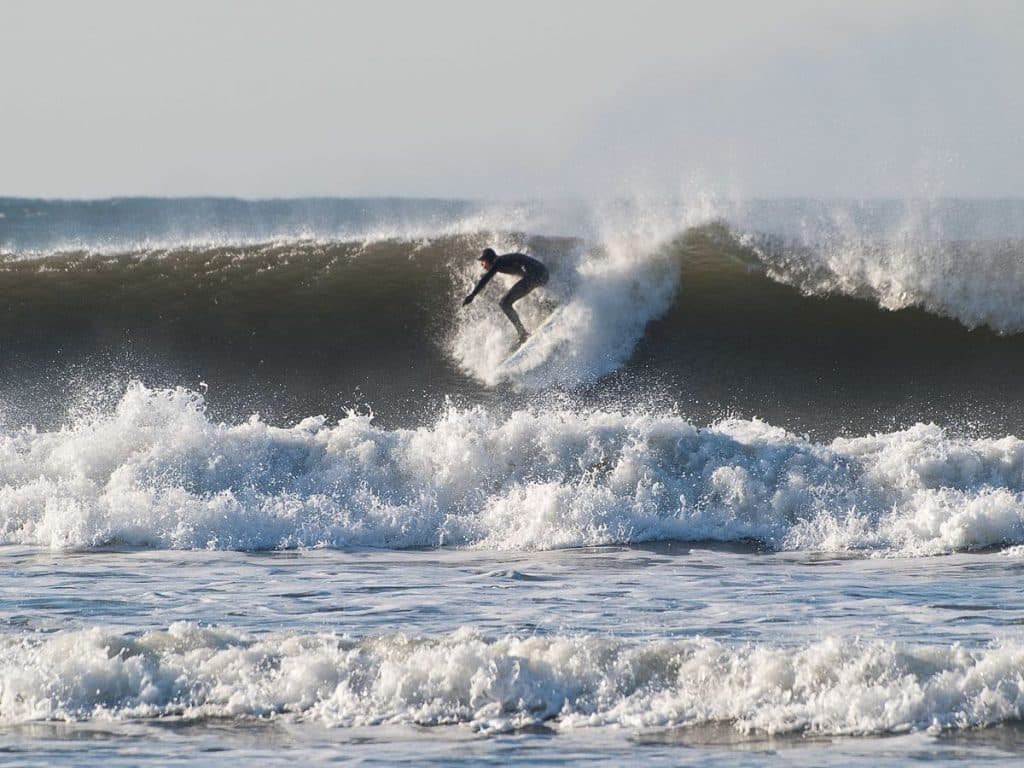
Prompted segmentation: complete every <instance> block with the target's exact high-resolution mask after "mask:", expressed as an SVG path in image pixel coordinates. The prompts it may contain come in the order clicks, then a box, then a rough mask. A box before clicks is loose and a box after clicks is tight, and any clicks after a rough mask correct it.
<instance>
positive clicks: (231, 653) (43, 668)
mask: <svg viewBox="0 0 1024 768" xmlns="http://www.w3.org/2000/svg"><path fill="white" fill-rule="evenodd" d="M1022 668H1024V648H1021V647H1020V646H1018V645H1016V644H1006V645H1004V646H1001V647H992V648H986V649H980V650H970V649H967V648H963V647H960V646H958V645H954V646H951V647H943V646H927V645H926V646H918V645H909V644H903V643H882V642H861V641H857V640H840V639H837V638H826V639H824V640H821V641H819V642H815V643H812V644H810V645H806V646H800V647H795V648H784V647H774V646H768V645H756V644H752V645H742V646H732V645H727V644H723V643H719V642H716V641H713V640H708V639H703V638H695V639H691V640H683V641H655V642H651V641H648V642H626V641H622V640H617V639H614V638H594V637H587V636H564V635H556V636H551V637H538V636H532V637H518V636H515V635H507V636H503V637H498V638H487V637H485V636H483V635H481V634H479V633H477V632H475V631H473V630H472V629H468V628H464V629H461V630H458V631H456V632H454V633H452V634H450V635H446V636H442V637H439V638H418V637H411V636H407V635H403V634H396V635H382V636H377V637H371V638H367V639H364V640H355V639H349V638H345V637H337V636H335V635H329V634H317V635H304V634H300V633H295V632H280V633H272V634H266V635H260V636H255V637H254V636H247V635H243V634H238V633H235V632H232V631H229V630H218V629H208V628H201V627H198V626H196V625H193V624H187V623H178V624H174V625H172V626H171V627H170V628H169V629H168V630H167V631H152V632H147V633H145V634H144V635H142V636H140V637H131V636H124V635H118V634H114V633H111V632H108V631H104V630H102V629H100V628H94V629H89V630H77V631H65V632H59V633H57V634H55V635H49V636H28V637H4V638H0V680H2V681H3V682H2V685H0V722H3V723H6V724H12V723H22V722H27V721H33V720H86V719H105V720H110V719H133V718H151V717H165V716H178V717H184V718H189V719H193V718H209V717H231V718H238V717H274V716H284V717H290V718H295V719H299V720H304V721H312V722H320V723H323V724H325V725H329V726H338V727H347V726H372V725H380V724H418V725H442V724H465V725H468V726H470V727H472V728H474V729H477V730H481V731H488V732H494V731H506V730H510V729H515V728H522V727H525V726H529V725H532V724H538V723H548V724H550V725H552V726H554V727H556V728H558V729H561V730H571V729H576V728H582V727H595V726H624V727H629V728H652V727H666V726H685V725H692V724H697V723H709V722H720V723H727V724H731V725H733V726H734V727H735V728H737V729H738V730H741V731H759V732H765V733H771V734H776V733H793V732H813V733H823V734H879V733H893V732H907V731H912V730H922V729H931V730H938V729H945V728H971V727H977V726H985V725H992V724H996V723H1002V722H1006V721H1010V720H1017V719H1020V718H1021V717H1022V716H1024V676H1022V674H1021V669H1022Z"/></svg>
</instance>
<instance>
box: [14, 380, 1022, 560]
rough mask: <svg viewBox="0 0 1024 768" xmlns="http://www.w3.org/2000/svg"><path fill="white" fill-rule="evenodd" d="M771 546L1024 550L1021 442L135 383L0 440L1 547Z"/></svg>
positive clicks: (929, 431) (927, 430) (916, 551)
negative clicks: (320, 405) (108, 408)
mask: <svg viewBox="0 0 1024 768" xmlns="http://www.w3.org/2000/svg"><path fill="white" fill-rule="evenodd" d="M664 539H674V540H720V541H737V540H750V539H756V540H758V541H761V542H763V543H764V544H765V545H766V546H768V547H771V548H774V549H789V550H805V551H849V550H860V551H864V552H869V553H871V552H873V553H898V554H902V555H910V556H914V555H929V554H936V553H941V552H949V551H953V550H958V549H971V548H983V547H989V546H993V545H999V546H1008V545H1014V544H1024V441H1021V440H1020V439H1018V438H1016V437H1004V438H1001V439H975V440H963V439H956V438H952V437H949V436H948V435H947V434H946V433H945V432H944V431H943V430H942V429H941V428H939V427H937V426H934V425H923V424H919V425H917V426H915V427H912V428H910V429H907V430H903V431H900V432H893V433H888V434H876V435H871V436H866V437H859V438H849V439H837V440H835V441H833V442H831V443H828V444H819V443H814V442H810V441H808V440H806V439H804V438H801V437H798V436H796V435H793V434H790V433H788V432H786V431H785V430H782V429H779V428H776V427H772V426H770V425H768V424H765V423H763V422H760V421H756V420H755V421H743V420H728V421H723V422H719V423H718V424H716V425H713V426H712V427H709V428H698V427H695V426H694V425H692V424H690V423H689V422H687V421H686V420H685V419H683V418H682V417H679V416H674V415H659V414H652V413H644V412H633V413H631V412H609V411H602V410H589V411H587V410H570V409H554V410H538V411H515V412H513V413H511V414H510V415H508V416H507V417H503V418H499V417H495V416H494V415H492V414H489V413H488V412H487V411H486V410H484V409H482V408H473V409H469V410H460V409H456V408H451V409H449V410H448V411H447V412H446V413H445V414H444V415H442V416H441V417H440V418H439V419H438V420H437V421H436V422H435V423H433V424H430V425H426V426H423V427H420V428H417V429H396V430H387V429H383V428H380V427H377V426H375V425H374V424H373V422H372V419H371V417H369V416H366V415H359V414H350V415H349V416H347V417H346V418H343V419H341V420H340V421H339V422H338V423H337V424H334V425H329V424H327V423H326V420H325V419H324V418H322V417H313V418H308V419H305V420H303V421H301V422H300V423H298V424H296V425H294V426H292V427H290V428H280V427H273V426H271V425H268V424H266V423H265V422H263V421H261V420H260V419H259V418H258V417H255V416H254V417H252V418H250V419H249V420H248V421H246V422H244V423H241V424H235V425H231V424H223V423H215V422H213V421H211V420H210V419H209V418H208V417H207V415H206V413H205V410H204V403H203V399H202V397H201V396H200V395H199V394H197V393H194V392H190V391H187V390H184V389H174V390H151V389H147V388H146V387H145V386H143V385H141V384H135V385H133V386H132V387H130V388H129V389H128V390H127V392H126V393H125V394H124V396H123V398H122V399H121V401H120V403H119V404H118V406H117V408H116V409H115V410H114V411H113V413H110V414H106V415H96V416H93V417H91V418H88V419H83V420H82V421H80V422H79V423H77V424H75V425H72V426H69V427H65V428H64V429H61V430H59V431H55V432H37V431H35V430H31V429H29V430H20V431H14V432H3V433H0V541H2V542H4V543H17V544H27V545H35V546H44V547H55V548H63V547H95V546H104V545H109V544H112V543H117V544H122V545H130V546H148V547H158V548H186V549H188V548H217V549H240V550H260V549H273V548H288V547H303V546H309V547H312V546H332V547H363V546H368V547H385V548H403V547H421V546H439V545H456V546H476V547H486V548H493V549H503V550H533V549H550V548H560V547H578V546H598V545H607V544H628V543H636V542H643V541H654V540H664Z"/></svg>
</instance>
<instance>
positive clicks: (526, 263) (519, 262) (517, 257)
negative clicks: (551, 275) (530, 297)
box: [466, 253, 548, 341]
mask: <svg viewBox="0 0 1024 768" xmlns="http://www.w3.org/2000/svg"><path fill="white" fill-rule="evenodd" d="M496 272H501V273H502V274H504V275H522V276H523V279H522V280H520V281H519V282H517V283H516V284H515V285H513V286H512V287H511V288H510V289H509V292H508V293H506V294H505V295H504V296H503V297H502V299H501V301H500V302H499V304H500V305H501V309H502V311H503V312H504V313H505V314H506V315H507V316H508V319H509V320H511V321H512V325H514V326H515V328H516V331H518V332H519V340H520V341H523V340H525V339H526V337H527V336H529V334H528V333H527V332H526V329H525V328H524V327H523V324H522V322H521V321H520V320H519V315H518V314H516V311H515V309H513V308H512V305H513V304H515V303H516V302H517V301H519V300H520V299H521V298H523V296H525V295H526V294H528V293H529V292H530V291H532V290H533V289H534V288H539V287H540V286H542V285H545V284H546V283H547V281H548V268H547V267H545V266H544V265H543V264H541V263H540V262H539V261H537V260H536V259H534V258H531V257H529V256H527V255H526V254H525V253H505V254H502V255H501V256H498V257H496V258H495V259H494V261H493V262H491V268H490V269H488V270H487V272H486V274H485V275H484V276H483V277H481V278H480V282H478V283H477V284H476V288H474V289H473V292H472V293H471V294H469V296H467V297H466V303H469V302H470V301H472V300H473V297H474V296H476V295H477V294H478V293H480V291H482V290H483V289H484V286H485V285H487V283H489V282H490V280H491V278H492V277H494V275H495V273H496Z"/></svg>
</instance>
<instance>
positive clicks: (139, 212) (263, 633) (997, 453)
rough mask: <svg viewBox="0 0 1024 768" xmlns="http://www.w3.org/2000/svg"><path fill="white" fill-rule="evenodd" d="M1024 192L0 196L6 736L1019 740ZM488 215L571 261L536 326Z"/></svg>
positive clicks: (680, 754)
mask: <svg viewBox="0 0 1024 768" xmlns="http://www.w3.org/2000/svg"><path fill="white" fill-rule="evenodd" d="M1022 244H1024V204H1022V203H1020V202H1017V201H957V200H942V201H867V202H865V201H817V200H793V201H781V202H780V201H762V202H756V201H755V202H744V203H740V202H736V201H718V200H712V199H706V198H701V199H696V200H690V201H681V200H671V201H665V200H630V201H623V200H618V201H612V202H610V203H608V204H604V205H585V204H583V203H562V204H559V205H549V204H541V203H527V204H522V205H501V204H493V203H476V202H458V201H456V202H452V201H431V200H423V201H408V200H311V201H267V202H245V201H233V200H113V201H93V202H50V201H33V200H12V199H6V200H0V308H2V309H3V313H2V314H0V339H2V344H3V349H4V356H3V361H2V363H0V544H2V549H0V554H2V560H0V760H4V761H9V762H12V763H17V764H22V765H59V764H73V765H83V764H84V765H92V764H96V765H167V764H174V763H185V762H189V763H192V762H196V761H201V762H203V763H209V764H220V763H228V762H235V761H238V760H245V761H251V762H259V763H265V764H294V763H296V762H297V761H298V762H302V763H327V762H331V763H334V762H351V763H358V764H384V765H392V764H400V763H407V764H415V765H424V764H444V765H449V764H464V765H476V764H500V765H506V764H529V765H533V764H538V763H541V764H551V765H575V764H584V763H591V762H594V761H601V762H602V763H606V764H623V765H626V764H629V765H633V764H636V762H637V761H639V760H643V761H646V762H649V763H651V764H655V765H662V764H665V765H669V764H671V765H678V764H699V765H707V764H714V765H753V764H756V765H764V764H787V765H788V764H797V765H820V764H823V763H826V762H829V763H835V762H839V763H844V764H862V765H904V764H906V763H907V762H911V761H914V762H934V763H939V764H946V763H967V764H976V763H979V762H985V763H991V764H1004V763H1005V764H1018V763H1019V762H1020V760H1021V759H1022V755H1024V726H1022V718H1024V630H1022V625H1024V598H1022V597H1021V590H1020V588H1019V582H1020V578H1021V575H1022V574H1024V418H1022V416H1021V410H1020V408H1019V402H1020V398H1021V395H1022V394H1024V392H1022V391H1021V390H1022V388H1024V387H1022V384H1021V382H1022V381H1024V379H1022V376H1021V374H1022V373H1024V363H1022V362H1021V361H1022V360H1024V354H1022V353H1024V337H1022V335H1021V331H1022V330H1024V313H1022V310H1021V307H1022V306H1024V301H1022V300H1024V268H1022V267H1021V266H1020V264H1021V263H1022V262H1021V255H1022V250H1024V247H1022ZM485 245H492V246H494V247H496V248H498V249H499V250H503V249H507V250H512V249H516V250H525V251H528V252H529V253H531V254H533V255H534V256H537V257H538V258H541V259H542V260H544V261H545V263H547V264H548V265H549V266H550V268H551V273H552V279H551V282H550V283H549V285H548V286H547V287H546V288H545V289H543V290H540V291H537V292H535V293H534V294H531V296H530V297H528V298H527V299H525V300H524V301H522V302H521V303H520V305H518V306H519V307H520V312H521V314H522V316H523V319H524V322H525V323H526V325H527V326H528V327H536V326H537V325H539V324H540V322H542V321H543V319H544V318H545V317H546V316H547V314H549V313H550V312H551V311H552V309H553V308H554V307H556V306H561V307H563V310H562V312H561V314H560V315H559V318H558V320H557V321H556V322H555V323H554V327H553V328H552V331H551V333H550V334H547V335H546V336H545V337H544V338H541V339H538V342H539V343H538V344H537V351H536V352H535V353H534V354H533V355H531V356H530V357H529V358H528V359H527V360H526V361H525V362H524V363H523V364H522V365H519V366H516V367H515V368H514V369H509V368H508V367H502V366H501V365H500V363H501V361H502V360H503V358H504V357H505V356H506V355H507V354H508V353H509V351H511V348H512V343H513V339H514V331H513V330H512V328H511V326H510V325H509V324H508V323H507V321H506V320H505V318H504V316H503V315H502V314H501V312H500V310H499V309H498V307H497V299H498V298H499V297H500V295H501V286H499V285H497V283H498V282H499V280H500V278H499V280H496V281H495V283H496V285H494V286H490V287H489V288H488V290H487V291H486V292H485V293H484V294H482V295H481V296H480V297H478V299H477V301H476V302H474V303H473V304H472V305H471V306H470V307H469V308H467V309H462V308H461V307H460V303H461V302H460V298H461V297H462V296H463V295H464V294H465V293H466V292H468V290H469V289H470V287H471V286H472V284H473V282H474V280H475V279H476V278H477V277H478V275H479V268H478V267H477V266H476V264H475V262H474V256H475V255H476V253H477V252H478V251H479V249H480V248H482V247H483V246H485Z"/></svg>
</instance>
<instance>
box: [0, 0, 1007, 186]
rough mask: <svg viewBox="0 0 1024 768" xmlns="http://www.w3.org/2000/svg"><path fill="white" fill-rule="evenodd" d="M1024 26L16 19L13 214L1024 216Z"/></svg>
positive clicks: (459, 16)
mask: <svg viewBox="0 0 1024 768" xmlns="http://www.w3.org/2000/svg"><path fill="white" fill-rule="evenodd" d="M1022 76H1024V2H1018V1H1017V0H1010V1H1008V2H1002V1H997V0H988V1H986V0H976V1H975V2H966V0H965V1H964V2H944V1H942V0H923V1H921V2H911V1H910V0H907V1H906V2H899V1H898V0H891V1H890V2H863V1H861V2H825V1H824V0H818V1H816V2H814V1H801V0H774V1H773V2H757V1H754V0H751V1H750V2H731V1H723V0H714V2H711V1H710V0H709V1H708V2H681V1H680V0H676V1H675V2H671V1H666V2H653V1H650V2H645V1H644V0H628V1H626V0H623V1H622V2H610V3H609V2H605V3H598V2H570V1H568V0H565V1H562V2H558V0H547V1H546V2H535V1H533V0H528V1H525V2H524V1H523V0H519V1H517V2H511V1H510V2H500V3H499V2H490V1H488V0H477V2H469V1H466V2H461V1H459V0H424V1H423V2H412V1H411V0H410V1H409V2H397V1H395V0H372V1H370V0H367V1H366V2H358V3H356V2H344V1H341V0H339V1H338V2H326V1H323V2H320V1H317V0H288V1H287V2H284V1H283V0H282V1H281V2H269V1H264V0H250V1H243V0H238V1H234V0H202V1H194V0H184V1H182V0H178V1H176V2H147V1H146V0H124V1H123V2H120V1H115V0H91V1H90V2H81V1H72V2H58V1H56V0H0V195H2V196H39V197H107V196H120V195H160V196H178V195H235V196H242V197H296V196H321V195H330V196H362V195H367V196H381V195H399V196H439V197H484V198H492V199H493V198H498V199H510V198H517V199H518V198H545V197H609V196H613V195H616V194H621V193H623V192H627V191H636V190H638V189H639V190H645V191H650V192H659V193H661V192H668V193H672V192H675V191H679V190H685V191H688V192H692V191H693V190H695V189H697V190H700V191H706V192H708V193H713V194H722V195H729V196H736V197H775V196H804V195H806V196H826V197H833V196H869V197H879V196H914V197H929V196H941V195H952V196H956V195H962V196H989V197H998V196H1024V84H1022V82H1021V80H1022Z"/></svg>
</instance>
